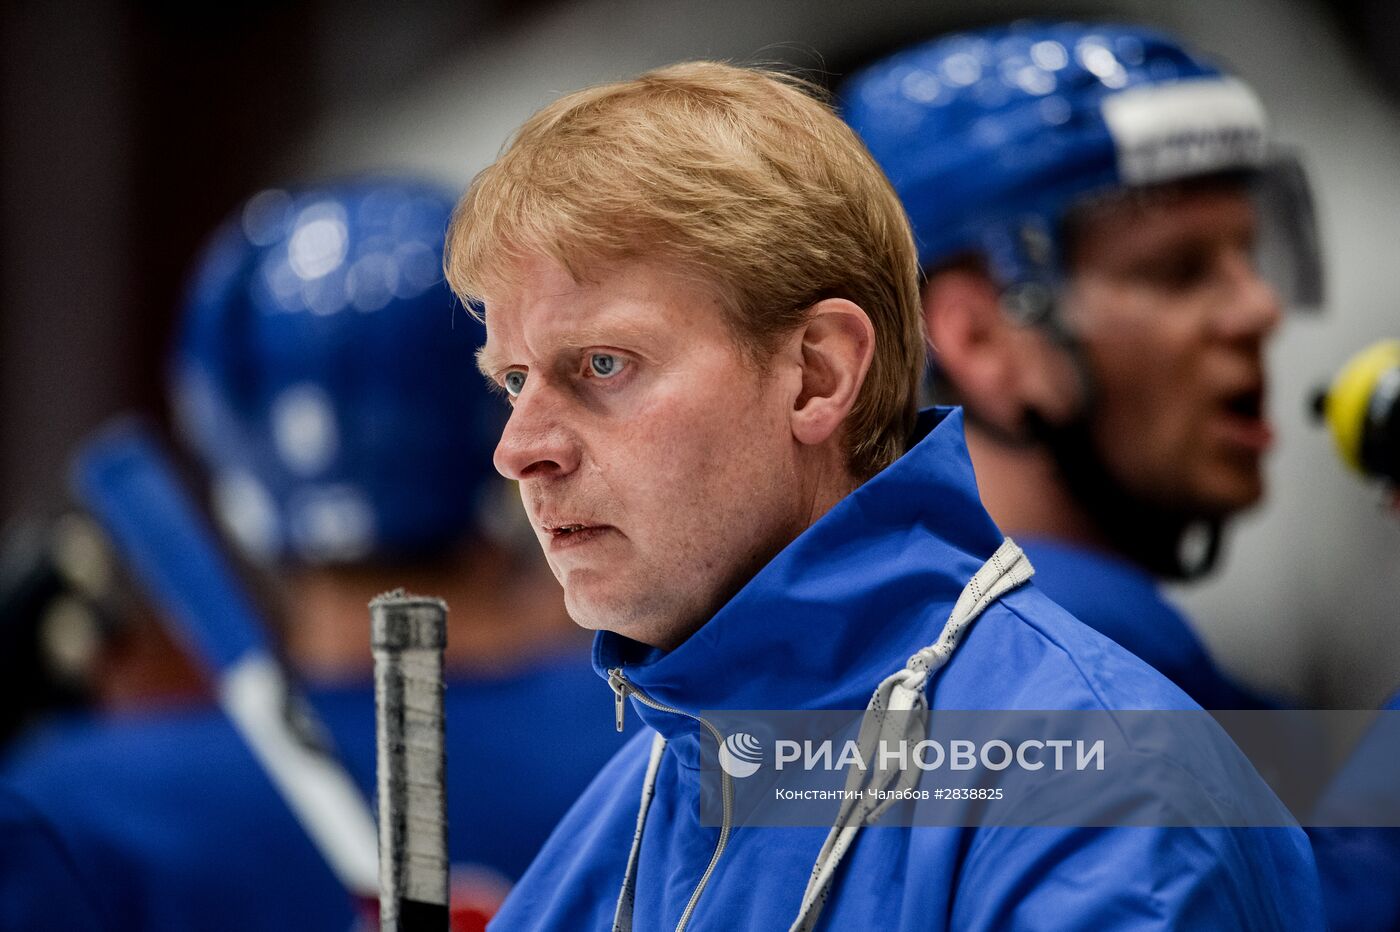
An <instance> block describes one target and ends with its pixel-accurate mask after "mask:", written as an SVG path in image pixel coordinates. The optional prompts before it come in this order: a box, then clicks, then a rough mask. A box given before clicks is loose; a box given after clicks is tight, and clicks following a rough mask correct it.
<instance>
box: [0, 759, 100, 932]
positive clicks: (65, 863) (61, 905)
mask: <svg viewBox="0 0 1400 932" xmlns="http://www.w3.org/2000/svg"><path fill="white" fill-rule="evenodd" d="M104 922H105V917H104V916H103V914H102V912H101V910H100V909H99V908H98V906H97V903H96V901H95V898H94V897H93V894H92V891H91V890H90V889H89V888H88V886H87V885H86V883H85V882H84V881H83V880H82V879H81V878H80V877H79V876H78V868H77V865H76V864H75V863H74V860H73V855H72V852H70V851H69V850H68V848H67V846H66V845H65V844H64V843H63V841H62V839H60V838H59V837H58V833H57V832H55V831H54V829H53V827H52V826H51V825H49V824H48V823H47V822H45V821H44V819H43V818H41V817H40V816H39V813H38V812H37V811H36V810H35V809H34V807H33V806H32V805H31V804H30V803H29V802H28V801H27V800H25V799H24V798H23V797H21V796H20V795H19V794H18V793H16V792H15V791H14V790H12V789H9V788H6V787H0V929H13V930H16V932H18V930H21V929H22V930H25V932H49V930H52V932H71V930H74V929H101V928H103V927H104Z"/></svg>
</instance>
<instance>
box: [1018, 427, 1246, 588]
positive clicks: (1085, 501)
mask: <svg viewBox="0 0 1400 932" xmlns="http://www.w3.org/2000/svg"><path fill="white" fill-rule="evenodd" d="M1024 424H1025V426H1026V431H1027V433H1028V434H1029V435H1030V437H1032V438H1033V439H1034V440H1035V441H1036V442H1037V443H1039V444H1041V445H1043V446H1044V447H1045V448H1046V449H1047V450H1049V451H1050V455H1051V457H1052V458H1053V459H1054V461H1055V465H1056V468H1057V469H1058V470H1059V472H1060V475H1061V477H1062V478H1063V479H1064V481H1065V484H1066V486H1067V487H1068V488H1069V492H1070V495H1071V496H1073V497H1074V500H1075V501H1076V502H1078V503H1079V505H1080V506H1081V507H1082V508H1083V509H1084V510H1085V512H1086V513H1087V514H1088V515H1089V519H1090V520H1091V521H1092V522H1093V523H1094V525H1095V526H1096V527H1097V528H1098V529H1099V530H1100V531H1101V532H1102V533H1103V535H1104V537H1105V538H1106V539H1107V540H1108V542H1109V544H1110V546H1111V547H1112V548H1113V549H1114V551H1115V552H1117V553H1118V554H1120V555H1121V556H1123V557H1125V558H1127V559H1128V560H1130V561H1131V562H1133V563H1135V564H1137V565H1138V566H1140V567H1142V568H1143V569H1145V570H1147V571H1148V572H1150V573H1152V574H1153V575H1154V576H1157V577H1160V578H1162V579H1171V580H1180V581H1185V580H1191V579H1198V578H1200V577H1201V576H1204V575H1205V574H1207V573H1209V572H1210V571H1211V569H1213V568H1214V567H1215V562H1216V559H1217V558H1218V557H1219V555H1220V542H1221V536H1222V534H1223V531H1224V522H1223V521H1221V520H1220V519H1219V518H1201V517H1199V516H1196V515H1191V514H1186V513H1184V512H1182V511H1181V510H1179V509H1173V508H1167V507H1163V506H1161V505H1158V504H1156V503H1155V502H1150V501H1147V500H1146V499H1144V498H1143V497H1142V496H1140V495H1138V494H1136V493H1134V492H1133V491H1131V490H1130V489H1129V488H1128V487H1127V486H1126V485H1125V484H1124V483H1122V482H1120V481H1119V480H1118V478H1117V477H1116V476H1115V475H1114V474H1113V471H1112V470H1111V469H1110V468H1109V467H1108V465H1107V464H1106V463H1105V462H1104V461H1103V458H1102V457H1101V456H1100V455H1099V453H1098V450H1097V448H1096V447H1095V446H1094V441H1093V435H1092V432H1091V430H1090V426H1089V424H1090V419H1089V417H1088V410H1087V408H1086V409H1084V410H1081V412H1080V413H1079V414H1078V415H1076V416H1075V417H1074V418H1073V419H1072V420H1070V421H1069V422H1068V423H1065V424H1061V425H1054V424H1050V423H1049V422H1048V421H1046V420H1045V419H1044V418H1042V417H1041V416H1040V414H1039V412H1036V411H1032V410H1027V411H1026V412H1025V415H1024ZM1196 534H1202V535H1203V537H1201V538H1195V537H1194V535H1196ZM1197 540H1199V541H1200V546H1199V548H1198V547H1196V546H1188V545H1189V544H1195V543H1196V541H1197ZM1191 551H1197V552H1195V553H1192V552H1191Z"/></svg>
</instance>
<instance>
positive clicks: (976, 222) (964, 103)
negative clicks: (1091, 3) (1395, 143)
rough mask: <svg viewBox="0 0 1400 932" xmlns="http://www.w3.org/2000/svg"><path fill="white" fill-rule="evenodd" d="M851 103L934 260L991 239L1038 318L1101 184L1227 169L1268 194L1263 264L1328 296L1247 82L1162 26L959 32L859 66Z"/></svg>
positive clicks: (1114, 186) (992, 260)
mask: <svg viewBox="0 0 1400 932" xmlns="http://www.w3.org/2000/svg"><path fill="white" fill-rule="evenodd" d="M840 98H841V102H842V108H843V116H844V117H845V119H846V121H847V122H848V123H849V124H850V125H851V126H852V127H853V128H854V129H855V130H856V132H857V133H858V134H859V135H860V136H861V138H862V139H863V140H864V141H865V144H866V145H867V146H868V147H869V149H870V151H871V153H872V154H873V155H874V157H875V159H876V161H877V162H879V163H880V165H881V167H882V168H883V169H884V170H885V172H886V174H887V175H888V176H889V178H890V181H891V182H892V183H893V185H894V188H895V191H896V192H897V193H898V194H899V197H900V199H901V200H902V201H903V203H904V207H905V210H906V211H907V212H908V214H909V219H910V221H911V223H912V224H913V227H914V234H915V239H916V242H917V244H918V250H919V261H920V264H921V265H922V266H923V267H924V268H925V269H926V270H932V269H934V268H936V267H937V266H939V265H940V264H942V263H944V262H947V261H949V260H952V259H954V258H957V257H961V256H964V255H979V256H981V257H982V258H983V259H985V261H986V262H987V264H988V268H989V271H990V272H991V274H992V275H993V277H994V278H995V279H996V280H997V281H998V282H999V283H1000V284H1001V285H1002V286H1003V287H1004V288H1005V289H1006V292H1005V297H1006V300H1007V304H1008V306H1009V307H1010V308H1011V309H1012V310H1013V311H1016V312H1018V313H1020V314H1022V315H1024V316H1025V317H1027V318H1031V319H1034V318H1037V317H1040V316H1043V315H1047V314H1048V313H1049V312H1050V311H1051V310H1052V309H1053V300H1052V299H1053V292H1054V290H1055V288H1056V286H1057V285H1058V284H1059V280H1060V278H1061V276H1062V273H1063V268H1062V266H1061V261H1062V250H1061V243H1060V234H1061V228H1062V224H1063V221H1064V219H1065V217H1066V215H1067V213H1068V212H1069V211H1070V210H1071V209H1072V208H1074V207H1075V206H1077V205H1079V204H1081V203H1084V202H1085V201H1086V200H1087V199H1089V198H1091V197H1093V196H1095V195H1098V194H1102V193H1108V192H1112V191H1115V190H1119V189H1124V188H1136V187H1145V186H1151V185H1156V184H1162V183H1168V182H1173V181H1178V180H1182V179H1187V178H1191V177H1196V176H1201V175H1210V174H1216V173H1221V172H1238V173H1240V174H1241V177H1242V180H1245V181H1247V182H1248V183H1249V184H1251V186H1252V187H1253V188H1254V189H1255V191H1256V193H1257V194H1259V195H1260V197H1259V199H1258V200H1257V203H1258V205H1259V207H1260V211H1261V212H1260V218H1261V222H1260V232H1261V243H1260V245H1259V251H1260V255H1259V261H1260V263H1261V271H1262V272H1263V274H1265V275H1266V277H1268V278H1269V279H1270V280H1272V281H1273V282H1274V283H1275V284H1276V285H1277V286H1278V287H1279V288H1280V291H1281V292H1282V294H1283V296H1284V298H1285V300H1288V301H1290V302H1292V303H1294V304H1295V305H1314V304H1317V303H1318V302H1319V301H1320V297H1321V295H1320V291H1321V285H1320V280H1321V274H1320V262H1319V260H1318V255H1317V242H1316V234H1315V229H1314V221H1313V212H1312V202H1311V198H1310V196H1309V193H1308V189H1307V185H1306V182H1305V179H1304V176H1303V174H1302V170H1301V169H1300V168H1299V167H1298V164H1297V162H1296V160H1294V159H1292V158H1290V157H1288V156H1286V155H1283V154H1281V153H1280V152H1278V151H1277V150H1275V149H1274V147H1272V146H1271V144H1270V141H1269V135H1268V128H1267V124H1266V120H1265V114H1264V108H1263V106H1262V105H1261V103H1260V101H1259V99H1258V97H1256V95H1255V94H1254V92H1253V91H1252V90H1250V88H1249V87H1247V86H1246V85H1245V84H1244V83H1243V82H1241V81H1239V80H1238V79H1236V78H1233V77H1230V76H1229V75H1227V74H1225V73H1224V72H1222V71H1221V70H1220V69H1219V68H1217V67H1216V66H1214V65H1212V64H1210V63H1209V62H1207V61H1205V60H1204V59H1202V58H1200V57H1199V56H1197V55H1196V54H1195V53H1194V52H1192V51H1190V50H1188V49H1186V48H1184V47H1182V45H1181V44H1180V43H1178V42H1176V41H1175V40H1173V39H1172V38H1170V37H1168V36H1165V35H1163V34H1161V33H1158V32H1154V31H1152V30H1149V29H1144V28H1140V27H1135V26H1115V25H1104V24H1081V23H1053V24H1052V23H1040V22H1023V23H1016V24H1012V25H1009V26H999V27H995V28H990V29H984V30H980V31H975V32H967V33H960V34H956V35H950V36H946V37H943V38H940V39H937V40H934V41H932V42H929V43H926V44H923V45H920V46H917V47H914V48H911V49H907V50H905V51H902V52H900V53H898V54H895V55H893V56H891V57H889V58H886V59H884V60H883V61H881V62H879V63H877V64H875V65H873V66H871V67H869V68H867V69H865V70H864V71H862V72H860V73H858V74H856V75H855V76H853V77H852V79H851V80H850V81H849V82H847V84H846V85H845V86H844V87H843V88H842V90H841V93H840Z"/></svg>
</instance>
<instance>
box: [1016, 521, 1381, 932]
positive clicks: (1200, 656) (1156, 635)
mask: <svg viewBox="0 0 1400 932" xmlns="http://www.w3.org/2000/svg"><path fill="white" fill-rule="evenodd" d="M1024 547H1025V551H1026V553H1027V555H1028V556H1029V557H1030V559H1031V562H1032V563H1034V564H1035V568H1036V576H1035V579H1036V583H1037V584H1038V585H1039V586H1040V587H1041V589H1043V590H1044V591H1045V592H1046V593H1048V594H1049V595H1050V596H1051V598H1053V599H1055V601H1057V602H1059V603H1060V604H1061V605H1063V606H1065V607H1066V608H1068V609H1069V610H1070V611H1071V612H1073V613H1074V615H1075V616H1076V617H1078V618H1079V619H1080V620H1082V621H1084V622H1085V623H1086V624H1088V625H1090V626H1091V627H1093V628H1094V629H1096V630H1097V631H1099V632H1101V633H1102V634H1104V635H1106V636H1108V637H1109V638H1112V639H1113V640H1114V641H1116V642H1118V643H1119V644H1121V645H1123V646H1124V647H1126V648H1128V650H1130V651H1132V652H1133V653H1134V654H1136V655H1137V656H1138V657H1141V658H1142V659H1143V660H1145V661H1147V662H1148V663H1150V664H1151V665H1152V666H1154V667H1156V668H1157V669H1158V670H1160V671H1161V672H1162V673H1163V674H1164V675H1165V676H1166V677H1167V678H1168V679H1170V680H1171V681H1172V682H1173V683H1175V684H1176V685H1177V686H1179V687H1181V689H1182V690H1183V691H1185V692H1186V693H1187V694H1188V695H1190V696H1191V698H1193V699H1195V700H1196V701H1197V702H1199V703H1200V704H1201V705H1202V706H1204V707H1205V708H1208V709H1270V708H1280V707H1282V703H1280V702H1278V701H1276V700H1273V699H1270V698H1268V697H1266V696H1262V695H1260V694H1258V693H1255V692H1253V691H1251V690H1249V689H1248V688H1246V687H1244V686H1241V685H1239V684H1237V683H1235V682H1234V681H1233V680H1232V679H1231V678H1230V677H1229V676H1227V675H1226V674H1225V673H1223V672H1222V671H1221V670H1220V668H1219V667H1218V666H1216V664H1215V662H1214V661H1213V660H1212V659H1211V657H1210V655H1209V654H1207V653H1206V650H1205V647H1204V646H1203V645H1202V644H1201V641H1200V639H1199V638H1198V637H1197V636H1196V634H1195V632H1194V631H1192V630H1191V627H1190V625H1189V624H1188V623H1187V622H1186V619H1185V618H1183V617H1182V615H1181V613H1180V612H1179V611H1177V609H1176V608H1174V607H1173V606H1172V605H1171V604H1170V603H1169V602H1167V600H1166V598H1165V597H1164V596H1163V595H1162V592H1161V590H1160V588H1159V587H1158V585H1157V582H1156V580H1154V579H1153V578H1152V577H1151V576H1149V575H1148V574H1147V573H1145V572H1143V571H1142V570H1140V569H1138V568H1137V567H1135V566H1133V565H1131V564H1129V563H1126V562H1124V561H1123V560H1121V559H1119V558H1117V557H1112V556H1108V555H1106V554H1102V553H1098V552H1095V551H1090V550H1086V549H1084V548H1081V547H1077V546H1075V545H1072V544H1065V543H1060V542H1055V541H1050V540H1045V539H1028V540H1026V541H1024ZM1388 708H1389V709H1392V710H1395V709H1400V694H1397V696H1396V697H1394V698H1392V699H1391V700H1390V703H1389V705H1388ZM1393 747H1394V744H1393V742H1389V743H1385V744H1383V745H1382V746H1381V753H1386V754H1390V753H1391V749H1393ZM1365 752H1366V745H1364V744H1363V745H1362V749H1361V753H1359V754H1358V755H1357V758H1356V759H1355V760H1353V761H1351V762H1349V765H1348V767H1347V768H1346V770H1344V771H1343V773H1342V774H1341V776H1340V777H1339V779H1338V780H1337V782H1336V784H1335V786H1333V787H1332V788H1331V789H1330V790H1329V796H1330V797H1331V798H1333V799H1335V800H1337V801H1339V802H1347V801H1349V802H1350V803H1351V804H1353V805H1355V804H1358V803H1359V798H1363V797H1364V794H1366V793H1374V792H1389V793H1395V792H1400V789H1397V788H1396V786H1395V785H1394V783H1393V781H1391V780H1387V781H1386V784H1385V786H1383V787H1381V786H1378V785H1377V782H1376V775H1378V774H1386V775H1389V774H1390V773H1392V772H1393V770H1394V766H1393V763H1391V764H1390V765H1389V766H1387V767H1373V766H1369V765H1368V764H1367V762H1366V761H1365V760H1364V754H1365ZM1327 805H1329V802H1328V800H1327V799H1324V800H1323V802H1322V810H1321V811H1325V808H1326V806H1327ZM1308 836H1309V838H1310V839H1311V840H1312V844H1313V853H1314V857H1315V859H1316V861H1317V867H1318V872H1319V874H1320V876H1321V880H1322V895H1323V903H1324V905H1325V907H1326V911H1327V921H1328V928H1330V929H1332V930H1333V932H1384V930H1395V929H1400V829H1393V828H1381V829H1358V828H1311V829H1309V830H1308Z"/></svg>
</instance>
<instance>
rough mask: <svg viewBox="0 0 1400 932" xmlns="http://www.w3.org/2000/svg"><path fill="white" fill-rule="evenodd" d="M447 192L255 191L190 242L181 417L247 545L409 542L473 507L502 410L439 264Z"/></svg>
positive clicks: (460, 529)
mask: <svg viewBox="0 0 1400 932" xmlns="http://www.w3.org/2000/svg"><path fill="white" fill-rule="evenodd" d="M453 205H454V198H453V196H452V194H451V193H450V192H447V191H444V190H441V189H439V188H437V187H435V186H432V185H430V184H427V183H422V182H417V181H405V180H396V179H395V180H391V179H366V180H359V181H353V182H348V183H343V184H335V185H325V186H313V187H304V188H300V189H289V190H281V189H276V190H268V191H263V192H261V193H259V194H257V195H255V196H254V197H253V198H251V199H250V200H248V201H247V202H246V203H245V204H244V205H243V206H242V207H241V208H240V209H239V210H238V211H236V212H235V213H234V214H233V216H232V217H231V218H229V220H228V221H227V222H226V223H225V224H224V225H223V226H222V227H220V228H219V230H218V231H217V232H216V233H215V234H214V236H213V238H212V240H211V241H210V243H209V244H208V246H207V248H206V249H205V251H204V253H203V255H202V257H201V258H200V259H199V261H198V263H197V265H196V268H195V272H194V275H193V279H192V281H191V283H190V287H189V291H188V297H187V301H186V304H185V308H184V315H183V322H182V327H181V332H180V335H179V338H178V341H177V345H176V350H175V354H174V360H173V366H172V373H171V377H172V387H173V395H174V408H175V418H176V423H177V427H178V429H179V431H180V433H181V435H182V437H183V438H184V439H185V441H186V442H187V443H188V445H189V446H190V447H191V448H192V449H193V450H194V451H195V452H196V453H197V455H198V456H199V457H200V459H201V460H202V461H203V463H204V465H205V466H206V467H207V468H208V470H209V473H210V477H211V482H212V490H211V494H212V499H213V504H214V509H215V511H216V513H217V515H218V517H219V519H220V522H221V523H222V524H223V525H224V526H225V529H226V530H227V531H229V532H230V534H231V535H232V536H233V537H234V539H235V540H236V541H237V542H238V544H239V545H240V546H241V547H242V548H243V550H244V551H245V553H247V554H248V555H249V556H251V557H253V558H254V559H258V560H261V561H271V560H285V559H290V560H294V561H302V562H311V563H335V562H353V561H358V560H363V559H367V558H370V557H374V558H391V559H392V558H398V557H407V556H411V555H415V554H422V553H425V552H431V551H434V550H438V549H441V548H443V547H446V546H448V545H450V544H452V543H453V542H455V541H457V540H458V539H460V538H462V537H463V536H464V535H465V534H466V533H467V532H468V531H469V530H471V529H472V527H473V526H474V525H475V524H476V520H477V509H478V507H479V504H480V502H481V499H482V496H483V492H484V490H485V489H487V488H488V485H487V483H488V480H489V479H490V478H491V477H493V476H494V472H493V470H492V465H491V453H492V449H493V447H494V445H495V442H496V440H497V439H498V438H499V437H500V431H501V427H502V425H503V424H504V419H505V410H504V406H503V405H502V404H501V402H500V401H499V399H496V398H493V397H491V396H490V394H489V392H488V391H487V389H486V387H485V384H484V383H483V381H482V379H481V376H480V374H479V373H478V372H477V369H476V365H475V358H474V356H475V352H476V350H477V348H478V347H479V346H480V345H481V343H482V341H483V340H484V329H483V327H482V325H481V324H480V323H479V322H478V321H477V320H476V319H475V318H473V317H472V316H471V315H470V314H468V313H466V311H465V309H464V308H463V307H462V306H461V304H460V303H459V302H458V301H456V299H455V298H454V297H453V295H452V293H451V291H450V290H449V289H448V287H447V285H446V283H445V282H444V279H443V272H442V250H443V240H444V235H445V233H446V229H447V224H448V220H449V218H450V216H451V213H452V209H453Z"/></svg>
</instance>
